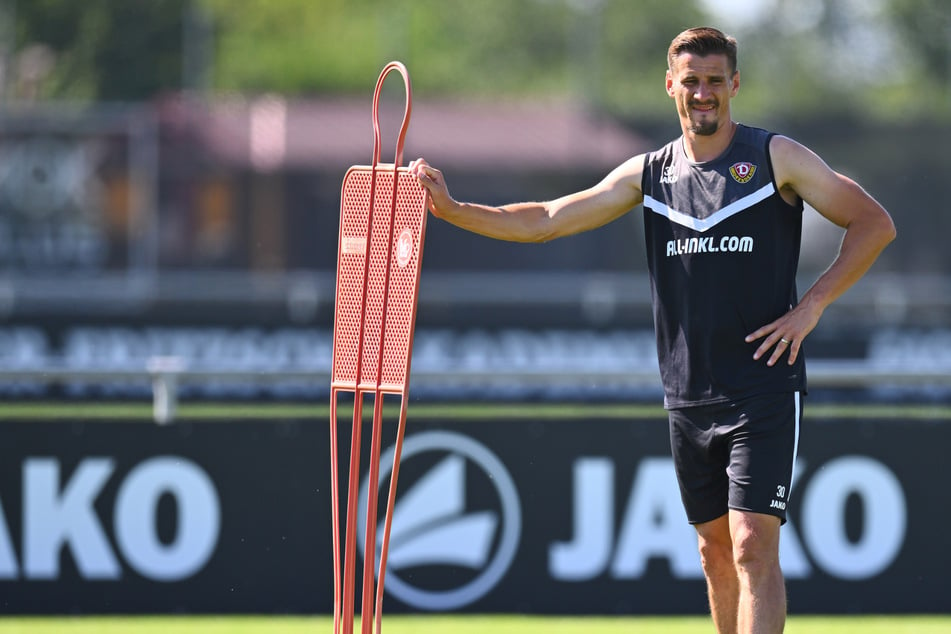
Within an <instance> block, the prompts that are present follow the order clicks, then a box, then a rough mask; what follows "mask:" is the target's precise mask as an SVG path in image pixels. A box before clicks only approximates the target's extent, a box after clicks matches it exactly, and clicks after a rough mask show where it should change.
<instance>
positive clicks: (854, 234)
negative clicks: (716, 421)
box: [746, 136, 896, 365]
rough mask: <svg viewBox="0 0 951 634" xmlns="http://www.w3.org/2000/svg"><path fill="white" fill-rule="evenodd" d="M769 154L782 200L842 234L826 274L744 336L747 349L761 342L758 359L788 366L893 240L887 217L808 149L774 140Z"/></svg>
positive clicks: (877, 206)
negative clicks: (804, 207)
mask: <svg viewBox="0 0 951 634" xmlns="http://www.w3.org/2000/svg"><path fill="white" fill-rule="evenodd" d="M770 154H771V157H772V162H773V172H774V174H775V177H776V184H777V186H778V187H779V188H780V191H781V192H782V193H783V194H784V195H785V196H787V197H788V196H792V195H795V196H798V197H799V198H801V199H803V200H804V201H806V202H807V203H809V205H811V206H812V207H813V208H814V209H815V210H816V211H818V212H819V213H820V214H822V215H823V216H824V217H825V218H827V219H828V220H829V221H831V222H833V223H835V224H836V225H838V226H840V227H842V228H843V229H845V235H844V236H843V238H842V244H841V246H840V248H839V253H838V255H837V256H836V258H835V260H833V262H832V264H831V265H830V266H829V268H828V269H826V271H825V272H824V273H823V274H822V275H820V276H819V278H818V279H817V280H816V281H815V283H814V284H813V285H812V286H811V287H810V288H809V290H808V291H806V293H805V294H804V295H803V296H802V298H801V299H800V301H799V304H797V305H796V306H795V307H794V308H793V309H792V310H790V311H789V312H788V313H786V314H785V315H783V316H782V317H780V318H779V319H777V320H776V321H773V322H772V323H769V324H766V325H764V326H763V327H761V328H759V329H758V330H756V331H755V332H753V333H750V335H748V336H747V338H746V341H747V342H748V343H751V342H754V341H757V340H759V339H763V341H762V342H761V343H760V346H759V347H758V348H757V349H756V352H755V353H754V354H753V358H754V359H760V358H762V357H763V356H764V355H766V354H767V353H768V352H770V350H772V354H771V355H770V356H769V358H768V360H767V362H766V363H767V365H774V364H775V363H776V362H777V361H778V360H779V359H780V357H782V355H783V354H784V353H785V352H787V350H788V353H789V356H788V362H789V363H790V364H792V363H793V362H795V360H796V357H797V356H798V355H799V349H800V347H801V346H802V341H803V339H805V337H806V335H808V334H809V333H810V332H812V330H813V328H815V327H816V324H817V323H818V322H819V318H820V317H821V316H822V313H823V311H825V309H826V307H827V306H829V304H831V303H832V302H834V301H835V300H836V299H837V298H838V297H839V296H841V295H842V294H843V293H844V292H845V291H846V290H848V289H849V287H851V286H852V285H853V284H855V282H857V281H858V280H859V279H860V278H861V277H862V276H863V275H864V274H865V272H866V271H868V269H869V268H870V267H871V266H872V263H874V262H875V260H876V258H878V255H879V254H880V253H881V252H882V250H883V249H884V248H885V247H886V246H887V245H888V243H889V242H891V241H892V240H894V239H895V235H896V232H895V224H894V223H893V222H892V219H891V216H889V215H888V212H887V211H885V209H884V208H883V207H882V206H881V205H880V204H879V203H878V202H877V201H876V200H875V199H874V198H872V197H871V196H870V195H869V194H868V193H867V192H866V191H865V190H864V189H862V187H861V186H859V185H858V184H857V183H856V182H855V181H853V180H852V179H850V178H848V177H847V176H843V175H842V174H839V173H838V172H835V171H834V170H832V169H831V168H830V167H829V166H828V165H826V163H825V162H824V161H823V160H822V159H821V158H819V157H818V156H817V155H816V154H815V153H813V152H812V151H811V150H809V149H808V148H806V147H804V146H803V145H800V144H799V143H796V142H795V141H793V140H791V139H789V138H787V137H783V136H775V137H773V139H772V140H771V142H770Z"/></svg>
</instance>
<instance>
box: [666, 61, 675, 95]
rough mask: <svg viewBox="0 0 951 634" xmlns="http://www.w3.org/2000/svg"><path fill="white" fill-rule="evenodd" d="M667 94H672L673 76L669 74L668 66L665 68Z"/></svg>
mask: <svg viewBox="0 0 951 634" xmlns="http://www.w3.org/2000/svg"><path fill="white" fill-rule="evenodd" d="M667 94H668V95H670V96H671V97H673V96H674V77H673V75H671V74H670V69H669V68H668V69H667Z"/></svg>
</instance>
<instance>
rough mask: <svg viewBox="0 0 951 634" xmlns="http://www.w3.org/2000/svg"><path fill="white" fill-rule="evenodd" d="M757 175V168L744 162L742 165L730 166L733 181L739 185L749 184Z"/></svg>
mask: <svg viewBox="0 0 951 634" xmlns="http://www.w3.org/2000/svg"><path fill="white" fill-rule="evenodd" d="M755 173H756V166H755V165H753V164H752V163H747V162H746V161H743V162H742V163H734V164H733V165H731V166H730V175H731V176H733V180H735V181H736V182H737V183H748V182H750V179H751V178H753V174H755Z"/></svg>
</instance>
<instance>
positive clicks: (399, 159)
mask: <svg viewBox="0 0 951 634" xmlns="http://www.w3.org/2000/svg"><path fill="white" fill-rule="evenodd" d="M394 70H395V71H397V72H399V74H400V75H402V76H403V84H404V85H405V86H406V111H405V112H404V113H403V125H402V126H401V127H400V135H399V138H398V139H397V141H396V157H395V159H394V161H393V165H394V167H399V166H400V165H401V164H402V163H403V142H404V141H405V140H406V131H407V130H408V129H409V116H410V113H411V112H412V110H413V87H412V84H410V81H409V72H408V71H407V70H406V66H404V65H403V63H402V62H390V63H389V64H387V65H386V66H385V67H384V68H383V72H381V73H380V78H379V79H378V80H377V82H376V90H375V91H374V93H373V166H374V167H376V166H377V164H379V162H380V91H381V89H382V88H383V80H385V79H386V76H387V75H389V74H390V73H391V72H393V71H394Z"/></svg>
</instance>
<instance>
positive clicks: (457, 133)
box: [0, 0, 951, 400]
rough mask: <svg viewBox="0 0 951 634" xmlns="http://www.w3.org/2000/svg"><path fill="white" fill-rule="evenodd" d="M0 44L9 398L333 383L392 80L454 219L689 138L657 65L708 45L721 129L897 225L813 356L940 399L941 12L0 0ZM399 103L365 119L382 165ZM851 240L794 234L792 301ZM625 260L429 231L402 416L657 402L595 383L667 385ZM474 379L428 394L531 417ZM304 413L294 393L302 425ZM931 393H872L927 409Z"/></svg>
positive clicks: (612, 242) (944, 229)
mask: <svg viewBox="0 0 951 634" xmlns="http://www.w3.org/2000/svg"><path fill="white" fill-rule="evenodd" d="M0 14H2V19H0V24H2V27H0V71H2V72H0V344H2V345H0V365H2V366H3V367H4V368H5V369H6V370H8V372H7V373H6V374H5V375H4V377H3V381H2V383H0V393H2V394H3V395H4V396H5V397H11V398H12V397H49V396H70V397H76V396H81V395H89V394H95V395H97V396H98V397H102V396H134V395H140V394H142V393H143V392H142V390H143V385H144V384H143V383H142V381H141V380H139V381H131V382H128V381H127V382H125V383H122V382H119V383H116V382H115V381H104V380H101V381H96V382H93V384H92V385H90V383H89V381H85V382H82V381H80V382H78V384H79V385H81V386H82V389H78V388H76V385H77V382H73V383H70V384H68V385H66V387H65V388H64V387H63V382H62V381H60V380H59V378H61V377H62V376H64V375H63V372H64V371H69V370H77V371H87V372H89V371H95V370H106V371H109V372H115V371H121V370H123V369H128V370H130V371H133V372H142V371H143V370H144V369H145V368H146V366H147V364H148V363H149V360H150V359H153V358H154V357H167V356H174V357H178V358H179V359H180V360H181V361H182V362H183V363H184V364H185V366H186V367H188V368H191V369H193V370H202V371H211V370H213V369H215V368H218V369H221V370H222V371H226V370H235V369H237V370H239V371H241V372H247V371H255V370H261V371H269V372H272V373H273V372H281V371H287V372H289V373H299V372H302V371H303V372H313V371H317V372H319V371H326V369H328V367H329V359H330V353H329V331H330V328H331V325H332V309H333V288H334V270H333V269H334V266H335V257H336V241H337V218H338V210H339V192H340V184H341V181H342V176H343V174H344V172H345V171H346V169H347V167H349V166H350V165H353V164H366V163H368V162H369V160H370V154H371V148H372V130H371V126H370V123H371V120H370V105H371V104H370V101H371V100H370V96H371V90H372V85H373V82H374V80H375V77H376V75H377V73H378V72H379V69H380V68H382V66H383V65H384V64H385V63H386V61H388V60H390V59H401V60H402V61H404V62H405V63H406V64H407V65H408V66H409V68H410V73H411V76H412V78H413V80H414V91H415V110H414V115H413V119H412V122H411V126H410V135H409V138H408V141H407V152H406V156H407V157H409V158H412V157H416V156H425V157H426V158H427V159H429V160H430V162H432V163H433V164H435V165H437V166H439V167H440V168H442V169H443V170H444V171H445V173H446V175H447V178H448V180H449V182H450V185H451V186H452V190H453V192H454V194H455V195H456V196H457V197H458V198H461V199H467V200H476V201H480V202H487V203H503V202H509V201H512V200H522V199H544V198H550V197H555V196H558V195H561V194H564V193H567V192H570V191H574V190H576V189H578V188H582V187H586V186H588V185H590V184H593V183H594V182H597V180H599V179H600V178H601V177H603V175H604V174H606V173H607V172H608V171H609V170H610V169H611V168H613V167H614V166H615V165H617V164H618V163H620V162H621V161H623V160H624V159H625V158H627V157H629V156H631V155H634V154H637V153H640V152H643V151H645V150H648V149H651V148H653V147H656V146H658V145H659V144H661V143H663V142H665V141H666V140H668V139H669V138H671V137H672V136H674V135H676V134H677V133H678V130H677V124H676V118H675V116H674V113H673V109H672V106H671V105H670V104H669V103H668V99H667V98H666V95H665V94H664V92H663V87H662V86H663V85H662V82H663V72H664V69H665V60H664V55H665V51H666V46H667V44H668V42H669V40H670V38H671V37H672V36H673V35H674V34H676V33H677V32H679V31H680V30H681V29H682V28H685V27H687V26H690V25H693V24H698V23H713V24H716V25H718V26H721V27H722V28H723V29H725V30H727V31H728V32H731V33H735V34H736V35H737V37H738V38H739V40H740V45H741V48H740V69H741V75H742V79H743V83H742V90H741V92H740V96H739V97H738V99H737V100H736V102H735V110H736V112H737V115H738V116H739V118H740V119H741V120H743V121H744V122H747V123H750V124H754V125H761V126H765V127H772V128H775V129H777V130H779V131H780V132H783V133H786V134H788V135H790V136H792V137H794V138H796V139H798V140H800V141H802V142H804V143H806V144H807V145H809V146H810V147H812V148H813V149H815V150H816V151H817V152H818V153H819V154H820V155H822V156H823V157H824V158H826V160H827V161H828V162H830V163H831V164H832V165H833V166H834V167H835V168H837V169H839V170H840V171H843V172H845V173H847V174H849V175H851V176H853V177H855V178H856V179H857V180H859V181H860V182H861V183H863V184H864V185H865V186H866V188H868V189H869V190H870V191H871V193H873V194H874V195H875V196H876V197H877V198H878V199H879V200H880V201H882V203H883V204H884V205H885V206H886V208H888V209H889V211H890V212H891V213H892V215H893V216H894V218H895V221H896V223H897V225H898V232H899V239H898V240H897V241H896V242H895V243H894V244H893V245H892V246H890V247H889V248H888V250H887V251H886V253H885V254H884V255H883V256H882V258H881V259H880V260H879V262H878V263H876V265H875V267H874V269H873V271H872V272H871V273H870V274H869V275H868V276H867V278H866V279H864V280H862V281H861V282H860V283H859V284H858V285H857V286H856V287H855V288H854V289H853V290H851V291H850V292H849V293H848V294H847V295H846V296H845V297H843V298H842V299H841V300H840V301H839V302H838V303H837V304H836V305H834V306H833V307H832V308H830V309H829V310H828V311H827V313H826V315H825V316H824V318H823V321H822V323H821V324H820V326H819V328H818V329H817V330H816V331H815V332H814V333H813V335H812V336H811V337H810V340H809V341H808V342H807V350H808V353H809V354H810V357H811V358H813V359H817V360H821V359H828V360H833V361H848V362H849V363H851V364H852V365H851V366H849V367H852V368H855V367H858V368H859V370H858V373H859V374H861V372H862V370H861V368H863V367H867V368H869V369H870V371H871V370H872V369H875V368H877V370H876V371H879V372H880V371H882V368H885V369H886V370H887V371H889V372H892V371H896V370H902V369H905V370H908V371H909V372H918V373H921V372H925V373H930V374H938V375H940V374H941V373H943V372H945V371H948V372H949V373H951V278H949V276H948V274H947V273H948V271H951V249H949V248H948V240H947V236H948V235H951V216H949V215H948V214H947V210H946V203H945V201H946V198H947V195H946V192H945V191H944V190H945V185H946V182H947V174H948V168H949V159H948V158H947V155H946V151H945V145H946V144H945V143H944V141H945V140H947V139H948V138H951V10H949V9H948V7H947V6H946V4H944V3H943V2H940V1H938V0H875V1H874V2H845V1H843V2H825V1H822V0H815V1H812V2H808V3H801V2H792V1H788V0H772V1H765V0H764V1H763V2H759V3H755V4H752V5H751V4H749V3H742V2H728V1H725V0H723V1H714V0H705V1H690V0H678V1H676V2H669V1H666V2H654V1H651V2H642V3H627V2H621V1H612V0H564V1H562V0H520V1H519V2H510V3H503V2H492V1H489V0H478V1H475V2H472V1H468V0H467V1H462V0H456V1H450V2H435V0H415V1H413V2H406V3H386V2H382V1H370V0H363V1H361V2H359V3H352V2H343V1H342V0H340V1H336V0H320V1H318V2H312V1H311V2H303V1H300V0H281V1H280V2H274V3H247V4H244V5H242V7H241V10H237V9H236V8H235V5H234V4H233V3H231V2H225V1H223V0H221V1H218V0H175V1H173V2H137V3H127V2H122V1H120V0H114V1H102V2H96V3H72V2H66V1H56V0H46V1H43V2H32V1H31V2H23V1H16V0H3V2H0ZM401 92H402V88H401V87H399V86H390V85H387V87H386V89H385V90H384V98H385V103H384V107H383V118H384V152H383V156H384V160H385V159H386V157H387V155H388V150H387V148H388V147H389V145H388V143H389V142H390V141H387V139H395V132H396V126H397V122H398V119H397V117H398V116H399V115H400V113H401V107H402V99H403V96H402V94H401ZM387 133H389V135H388V134H387ZM840 235H841V232H840V231H839V230H838V229H836V228H834V227H832V226H831V225H829V224H828V223H826V222H825V221H823V220H821V219H820V218H818V216H817V215H816V214H815V213H814V212H811V211H808V210H807V216H806V230H805V236H804V243H803V257H802V266H801V280H800V286H801V289H805V288H806V287H808V285H809V284H810V283H811V282H812V280H813V279H815V277H816V276H817V275H818V274H819V273H820V272H821V271H822V270H823V269H824V267H825V266H826V265H827V264H828V263H829V261H830V260H831V258H832V257H833V255H834V253H835V250H836V248H837V244H838V240H839V237H840ZM642 240H643V236H642V227H641V221H640V210H635V212H634V213H632V214H629V215H628V216H626V217H624V218H622V219H620V220H618V221H616V222H614V223H612V224H611V225H609V226H607V227H604V228H602V229H600V230H597V231H594V232H591V233H589V234H585V235H581V236H577V237H573V238H569V239H564V240H560V241H556V242H555V243H551V244H545V245H531V246H526V245H515V244H507V243H501V242H496V241H492V240H488V239H484V238H481V237H478V236H475V235H472V234H468V233H465V232H463V231H460V230H457V229H455V228H453V227H451V226H448V225H446V224H445V223H441V222H439V221H434V222H432V223H431V224H430V230H429V237H428V241H427V246H426V252H425V257H424V274H423V278H422V288H421V298H420V310H419V321H418V326H419V330H420V337H419V341H418V343H419V345H420V346H421V347H423V349H421V350H418V351H417V355H416V362H415V369H417V370H418V372H417V373H416V375H414V376H415V378H414V381H415V382H416V383H417V384H419V386H418V388H416V389H417V393H424V394H425V393H427V387H428V384H427V381H426V379H425V378H424V377H425V376H426V375H427V374H438V375H443V376H444V375H445V373H446V372H450V373H451V372H453V371H454V370H455V369H461V370H466V369H470V370H473V369H474V370H476V371H487V372H493V373H502V374H506V375H507V376H513V377H514V376H515V375H518V374H520V373H521V374H525V375H531V374H532V373H533V372H536V373H537V372H538V371H540V370H544V369H550V368H552V367H556V368H558V369H559V370H560V371H561V370H563V371H565V372H571V371H574V373H575V376H574V378H573V379H572V380H569V381H567V384H568V385H567V386H566V385H564V384H562V387H564V388H565V389H562V390H554V391H552V390H548V391H545V393H544V396H546V397H554V398H565V397H574V396H579V395H580V396H591V397H601V396H612V397H620V398H628V399H629V398H635V399H636V398H640V397H642V396H643V397H646V398H649V399H655V398H656V397H657V394H658V392H657V389H656V387H655V388H653V389H646V390H642V389H634V388H632V389H620V390H618V389H617V385H616V383H615V382H613V381H602V380H601V379H600V378H599V377H598V375H597V372H596V371H597V370H599V369H600V370H607V371H609V372H615V371H617V372H624V371H634V370H636V369H643V368H645V367H647V368H650V367H653V364H655V363H656V362H655V361H654V360H653V353H652V347H651V344H650V328H651V324H650V313H649V306H648V302H649V287H648V282H647V279H646V269H645V258H644V254H643V245H642ZM856 364H858V365H856ZM862 364H867V365H864V366H863V365H862ZM43 368H49V369H50V370H51V372H50V373H49V375H48V377H47V378H48V380H43V377H44V375H43V373H42V370H43ZM53 369H58V370H59V374H57V373H54V372H52V370H53ZM17 370H23V371H24V372H25V374H24V375H23V376H22V377H19V378H17V377H16V376H12V377H11V374H10V372H9V371H12V372H13V373H14V375H15V373H16V371H17ZM592 371H595V372H594V374H592ZM26 373H32V378H28V377H27V374H26ZM821 375H822V372H821V371H820V372H818V373H817V376H821ZM58 377H59V378H58ZM470 379H471V380H470ZM475 379H477V377H476V376H475V375H473V374H472V373H470V374H469V375H465V374H464V373H463V375H462V376H460V380H459V382H458V383H459V389H456V390H452V389H449V390H448V391H446V385H445V382H443V383H441V384H440V385H439V386H438V387H435V388H434V389H432V390H429V392H431V393H432V394H433V395H435V396H439V395H449V396H453V395H458V396H462V395H464V396H466V397H472V396H482V397H505V398H520V397H524V396H527V395H531V394H536V395H537V389H535V388H536V387H537V385H529V384H530V383H531V381H528V382H527V383H526V384H525V386H524V387H525V389H522V390H520V389H518V385H519V382H518V381H517V380H515V379H514V378H513V381H511V382H510V384H509V386H510V387H509V389H507V390H497V389H492V390H487V391H479V386H480V383H479V382H478V381H477V380H475ZM316 383H317V384H319V385H318V386H317V387H314V385H311V387H310V388H309V389H307V390H302V389H297V390H296V391H295V390H294V389H290V388H289V389H288V391H286V392H285V395H288V394H296V395H297V396H298V397H304V398H321V397H322V396H323V395H324V394H325V393H326V392H325V390H324V386H323V381H322V380H321V381H317V382H316ZM937 383H938V384H937V385H934V384H931V385H929V384H928V382H920V381H918V382H915V381H906V382H904V384H903V385H902V386H900V387H901V389H899V390H897V391H887V390H886V392H887V394H888V395H889V397H892V398H894V397H899V398H906V397H908V398H914V399H920V398H925V399H929V400H934V399H939V400H944V399H947V398H948V397H949V393H948V390H947V389H946V386H942V385H940V383H941V382H940V381H938V382H937ZM57 386H59V387H57ZM135 386H137V387H135ZM298 387H299V386H298ZM628 387H629V388H630V386H628ZM602 388H603V389H602ZM145 389H147V387H146V388H145ZM419 391H421V392H419ZM254 393H255V391H254V390H253V389H252V390H249V389H247V386H246V387H245V388H244V389H236V390H233V391H231V392H229V391H228V389H227V388H223V387H220V386H219V387H218V388H214V387H213V386H212V387H210V388H209V389H208V390H204V391H202V390H201V389H196V390H195V391H193V392H191V394H192V395H195V396H202V395H204V396H213V395H226V396H227V395H230V396H249V395H251V394H254ZM257 394H258V395H259V396H260V395H262V394H261V393H260V392H257ZM268 394H270V395H272V396H273V395H276V396H281V394H280V393H279V392H278V393H270V392H267V391H265V394H263V395H265V396H266V395H268ZM836 394H841V392H837V393H836ZM876 394H879V395H880V394H881V392H880V391H879V392H876Z"/></svg>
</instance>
